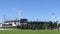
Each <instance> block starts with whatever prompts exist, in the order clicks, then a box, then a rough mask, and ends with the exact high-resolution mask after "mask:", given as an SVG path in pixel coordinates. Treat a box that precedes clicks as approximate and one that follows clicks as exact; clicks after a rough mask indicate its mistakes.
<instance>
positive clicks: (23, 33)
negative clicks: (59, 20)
mask: <svg viewBox="0 0 60 34" xmlns="http://www.w3.org/2000/svg"><path fill="white" fill-rule="evenodd" d="M0 34H60V30H0Z"/></svg>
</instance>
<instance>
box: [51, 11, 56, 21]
mask: <svg viewBox="0 0 60 34" xmlns="http://www.w3.org/2000/svg"><path fill="white" fill-rule="evenodd" d="M56 20H57V17H56V16H55V13H54V11H53V12H52V21H53V22H56Z"/></svg>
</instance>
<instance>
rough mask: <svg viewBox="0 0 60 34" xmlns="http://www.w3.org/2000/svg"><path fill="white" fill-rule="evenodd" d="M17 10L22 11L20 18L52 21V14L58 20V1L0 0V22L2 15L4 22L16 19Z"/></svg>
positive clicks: (59, 7) (59, 2) (59, 15)
mask: <svg viewBox="0 0 60 34" xmlns="http://www.w3.org/2000/svg"><path fill="white" fill-rule="evenodd" d="M19 10H21V11H22V13H21V17H20V18H27V19H28V20H32V21H33V20H36V19H38V20H39V21H52V17H53V16H52V12H54V13H55V16H56V17H57V18H60V0H0V22H3V20H4V18H3V17H4V15H5V16H6V20H11V19H16V18H17V19H18V17H19V14H18V12H19ZM58 20H59V21H60V19H58Z"/></svg>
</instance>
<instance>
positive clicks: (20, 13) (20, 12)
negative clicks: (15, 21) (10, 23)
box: [18, 10, 22, 24]
mask: <svg viewBox="0 0 60 34" xmlns="http://www.w3.org/2000/svg"><path fill="white" fill-rule="evenodd" d="M21 15H22V11H21V10H19V17H18V18H19V24H21V23H20V18H21Z"/></svg>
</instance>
